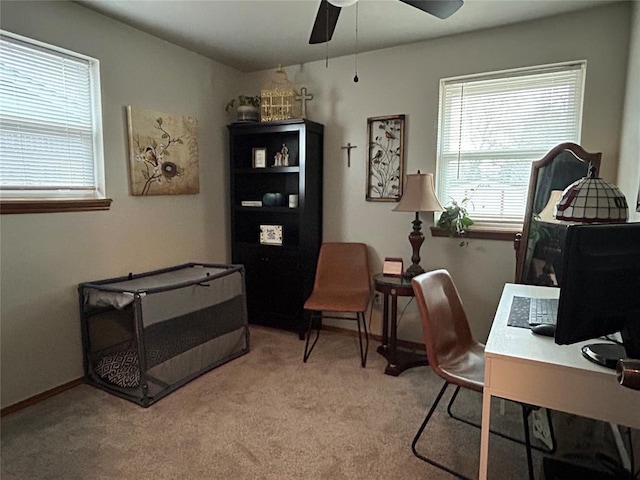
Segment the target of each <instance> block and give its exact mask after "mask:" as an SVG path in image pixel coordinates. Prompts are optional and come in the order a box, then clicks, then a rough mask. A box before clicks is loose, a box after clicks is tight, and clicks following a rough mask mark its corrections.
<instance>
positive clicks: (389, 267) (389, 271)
mask: <svg viewBox="0 0 640 480" xmlns="http://www.w3.org/2000/svg"><path fill="white" fill-rule="evenodd" d="M402 272H403V268H402V259H401V258H392V257H386V258H385V259H384V263H383V264H382V274H383V275H384V276H385V277H402Z"/></svg>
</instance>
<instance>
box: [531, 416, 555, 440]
mask: <svg viewBox="0 0 640 480" xmlns="http://www.w3.org/2000/svg"><path fill="white" fill-rule="evenodd" d="M531 423H532V424H533V436H534V437H535V438H537V439H538V440H540V441H541V442H542V443H544V444H545V445H546V446H547V448H549V450H551V449H552V448H553V440H552V439H551V426H550V425H549V417H548V416H547V409H546V408H540V409H538V410H533V411H532V412H531Z"/></svg>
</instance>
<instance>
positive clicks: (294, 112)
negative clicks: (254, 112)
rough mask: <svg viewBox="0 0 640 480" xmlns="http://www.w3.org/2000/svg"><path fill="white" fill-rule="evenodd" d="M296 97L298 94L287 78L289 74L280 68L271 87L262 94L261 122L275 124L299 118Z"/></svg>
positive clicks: (272, 80) (275, 73) (273, 78)
mask: <svg viewBox="0 0 640 480" xmlns="http://www.w3.org/2000/svg"><path fill="white" fill-rule="evenodd" d="M296 95H298V93H297V92H296V90H295V88H294V86H293V83H291V82H290V81H289V79H288V78H287V72H285V71H284V69H283V68H282V67H279V68H278V70H276V71H275V72H274V74H273V77H272V78H271V85H270V86H269V87H268V88H265V89H263V90H262V91H261V92H260V97H261V99H260V100H261V101H260V108H261V111H260V120H261V121H262V122H273V121H277V120H288V119H289V118H297V117H299V116H300V108H299V107H298V105H297V102H296V100H295V97H296Z"/></svg>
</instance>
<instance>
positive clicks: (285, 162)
mask: <svg viewBox="0 0 640 480" xmlns="http://www.w3.org/2000/svg"><path fill="white" fill-rule="evenodd" d="M273 166H274V167H288V166H289V148H288V147H287V145H286V144H285V143H283V144H282V149H281V150H280V151H279V152H278V153H276V154H275V155H274V157H273Z"/></svg>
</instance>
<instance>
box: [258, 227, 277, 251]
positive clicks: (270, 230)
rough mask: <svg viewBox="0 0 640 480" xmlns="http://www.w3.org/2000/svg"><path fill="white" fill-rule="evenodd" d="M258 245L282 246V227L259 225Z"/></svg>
mask: <svg viewBox="0 0 640 480" xmlns="http://www.w3.org/2000/svg"><path fill="white" fill-rule="evenodd" d="M260 244H262V245H276V246H281V245H282V225H260Z"/></svg>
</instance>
